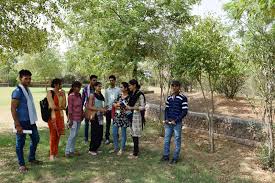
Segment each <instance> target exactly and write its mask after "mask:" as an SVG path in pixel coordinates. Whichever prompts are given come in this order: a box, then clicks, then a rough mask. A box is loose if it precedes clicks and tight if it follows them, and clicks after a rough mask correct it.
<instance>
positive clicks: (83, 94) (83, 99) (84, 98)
mask: <svg viewBox="0 0 275 183" xmlns="http://www.w3.org/2000/svg"><path fill="white" fill-rule="evenodd" d="M85 88H86V87H84V88H83V91H82V95H81V96H82V106H84V104H85V100H86V92H85V90H86V89H85Z"/></svg>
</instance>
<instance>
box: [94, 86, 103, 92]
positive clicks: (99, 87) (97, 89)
mask: <svg viewBox="0 0 275 183" xmlns="http://www.w3.org/2000/svg"><path fill="white" fill-rule="evenodd" d="M101 89H102V85H101V84H99V85H97V86H96V87H95V90H96V91H97V92H101Z"/></svg>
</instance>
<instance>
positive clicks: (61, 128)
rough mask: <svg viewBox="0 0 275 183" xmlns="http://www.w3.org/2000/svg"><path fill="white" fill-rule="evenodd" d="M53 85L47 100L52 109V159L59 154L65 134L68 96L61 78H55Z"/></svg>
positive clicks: (49, 123)
mask: <svg viewBox="0 0 275 183" xmlns="http://www.w3.org/2000/svg"><path fill="white" fill-rule="evenodd" d="M51 87H52V88H53V90H50V91H48V93H47V100H48V103H49V108H50V109H51V117H50V119H49V121H48V126H49V129H50V160H51V161H53V160H55V159H56V158H57V155H58V144H59V140H60V137H61V135H64V134H65V125H64V113H63V110H66V96H65V92H64V90H62V81H61V79H58V78H55V79H53V80H52V83H51Z"/></svg>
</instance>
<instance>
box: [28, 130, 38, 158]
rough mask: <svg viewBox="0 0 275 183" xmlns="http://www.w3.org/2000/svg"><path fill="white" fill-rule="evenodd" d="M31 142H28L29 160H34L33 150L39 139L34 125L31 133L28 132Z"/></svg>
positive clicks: (34, 150)
mask: <svg viewBox="0 0 275 183" xmlns="http://www.w3.org/2000/svg"><path fill="white" fill-rule="evenodd" d="M30 138H31V142H30V154H29V161H33V160H35V152H36V149H37V145H38V143H39V141H40V137H39V133H38V130H37V126H36V125H32V134H30Z"/></svg>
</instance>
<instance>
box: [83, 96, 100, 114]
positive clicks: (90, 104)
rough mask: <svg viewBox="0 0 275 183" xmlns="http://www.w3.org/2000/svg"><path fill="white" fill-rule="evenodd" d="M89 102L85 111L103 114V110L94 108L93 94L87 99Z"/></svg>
mask: <svg viewBox="0 0 275 183" xmlns="http://www.w3.org/2000/svg"><path fill="white" fill-rule="evenodd" d="M88 100H89V102H88V104H87V106H86V108H87V109H89V110H91V111H96V112H97V111H100V112H103V108H97V107H95V96H94V94H91V95H90V96H89V98H88Z"/></svg>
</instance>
